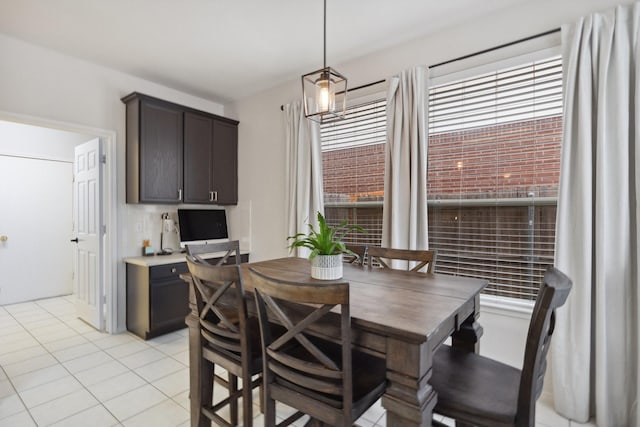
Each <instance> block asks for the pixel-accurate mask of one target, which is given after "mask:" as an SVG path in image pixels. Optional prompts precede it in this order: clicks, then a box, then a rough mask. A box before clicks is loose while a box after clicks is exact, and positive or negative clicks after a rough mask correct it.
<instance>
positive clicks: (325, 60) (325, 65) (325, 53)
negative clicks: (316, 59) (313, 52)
mask: <svg viewBox="0 0 640 427" xmlns="http://www.w3.org/2000/svg"><path fill="white" fill-rule="evenodd" d="M322 66H323V68H327V0H324V63H323V65H322Z"/></svg>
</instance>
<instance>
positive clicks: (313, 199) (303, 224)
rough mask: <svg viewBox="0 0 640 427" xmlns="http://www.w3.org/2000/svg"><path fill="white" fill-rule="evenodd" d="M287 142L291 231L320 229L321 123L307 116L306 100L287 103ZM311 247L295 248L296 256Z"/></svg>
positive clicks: (290, 232) (287, 181)
mask: <svg viewBox="0 0 640 427" xmlns="http://www.w3.org/2000/svg"><path fill="white" fill-rule="evenodd" d="M284 125H285V144H286V153H287V158H286V165H287V170H286V185H287V188H286V198H285V199H286V210H285V212H286V215H287V233H288V234H287V235H288V236H293V235H294V234H297V233H307V232H308V231H309V226H308V224H310V225H312V226H313V227H315V228H316V229H317V227H318V219H317V216H318V212H320V213H322V214H323V215H324V201H323V192H322V150H321V141H320V125H319V124H318V123H316V122H314V121H312V120H308V119H307V118H306V117H305V116H304V107H303V105H302V101H296V102H292V103H291V104H287V105H285V106H284ZM309 253H310V251H309V250H308V249H307V248H295V250H294V251H292V252H291V255H292V256H299V257H307V256H309Z"/></svg>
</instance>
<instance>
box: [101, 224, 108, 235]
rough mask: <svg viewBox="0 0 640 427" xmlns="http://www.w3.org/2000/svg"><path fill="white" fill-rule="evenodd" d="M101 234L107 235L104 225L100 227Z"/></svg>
mask: <svg viewBox="0 0 640 427" xmlns="http://www.w3.org/2000/svg"><path fill="white" fill-rule="evenodd" d="M102 234H107V226H106V225H103V226H102Z"/></svg>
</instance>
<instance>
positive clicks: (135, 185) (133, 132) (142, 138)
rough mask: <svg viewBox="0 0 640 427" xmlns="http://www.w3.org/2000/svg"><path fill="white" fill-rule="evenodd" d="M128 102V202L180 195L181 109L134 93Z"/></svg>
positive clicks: (163, 200) (173, 200) (158, 200)
mask: <svg viewBox="0 0 640 427" xmlns="http://www.w3.org/2000/svg"><path fill="white" fill-rule="evenodd" d="M123 102H125V103H126V104H127V203H163V204H165V203H179V202H180V200H181V198H182V132H183V126H182V114H183V113H182V110H181V109H180V108H176V106H174V105H173V104H171V103H168V102H163V101H161V100H156V99H153V98H151V99H147V98H146V97H142V96H140V95H138V94H136V93H133V94H131V95H129V96H127V97H125V98H123Z"/></svg>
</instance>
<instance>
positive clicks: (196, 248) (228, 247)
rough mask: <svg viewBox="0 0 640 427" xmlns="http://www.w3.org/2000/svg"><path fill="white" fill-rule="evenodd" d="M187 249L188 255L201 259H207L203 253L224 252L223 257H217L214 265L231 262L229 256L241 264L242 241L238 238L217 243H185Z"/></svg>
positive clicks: (234, 261)
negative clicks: (203, 256)
mask: <svg viewBox="0 0 640 427" xmlns="http://www.w3.org/2000/svg"><path fill="white" fill-rule="evenodd" d="M185 249H186V250H187V255H191V256H193V257H195V258H196V259H199V260H201V261H207V260H206V259H204V258H202V255H203V254H210V253H214V252H224V255H223V256H222V257H219V258H218V257H216V260H217V261H216V263H215V264H214V265H224V264H227V263H229V262H230V261H229V258H232V261H233V263H235V264H240V242H239V241H238V240H231V241H229V242H217V243H204V244H189V245H185ZM207 262H209V261H207Z"/></svg>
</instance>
